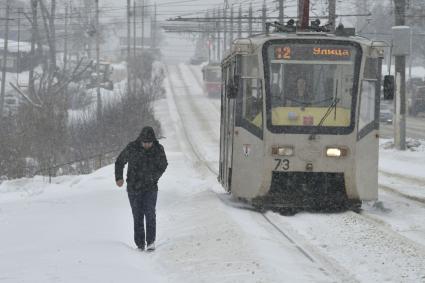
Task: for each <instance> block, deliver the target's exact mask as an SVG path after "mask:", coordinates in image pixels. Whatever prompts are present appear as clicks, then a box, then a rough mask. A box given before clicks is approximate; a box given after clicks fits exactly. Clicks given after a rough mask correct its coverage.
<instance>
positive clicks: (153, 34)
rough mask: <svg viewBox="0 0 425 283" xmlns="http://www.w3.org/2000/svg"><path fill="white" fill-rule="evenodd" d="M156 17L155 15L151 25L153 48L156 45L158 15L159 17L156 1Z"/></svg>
mask: <svg viewBox="0 0 425 283" xmlns="http://www.w3.org/2000/svg"><path fill="white" fill-rule="evenodd" d="M154 9H155V10H154V17H153V25H152V26H151V33H152V35H151V38H152V48H155V47H156V25H157V22H156V17H157V11H156V3H155V7H154Z"/></svg>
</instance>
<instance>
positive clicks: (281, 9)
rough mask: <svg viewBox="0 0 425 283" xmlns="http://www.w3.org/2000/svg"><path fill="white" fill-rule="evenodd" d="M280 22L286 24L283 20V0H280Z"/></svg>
mask: <svg viewBox="0 0 425 283" xmlns="http://www.w3.org/2000/svg"><path fill="white" fill-rule="evenodd" d="M329 1H331V0H329ZM279 23H281V24H284V22H283V0H279Z"/></svg>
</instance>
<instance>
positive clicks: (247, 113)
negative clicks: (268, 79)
mask: <svg viewBox="0 0 425 283" xmlns="http://www.w3.org/2000/svg"><path fill="white" fill-rule="evenodd" d="M243 93H244V99H243V101H244V105H243V119H244V120H246V121H248V122H249V123H251V124H252V125H254V126H255V127H257V128H259V129H262V128H263V115H262V113H263V94H262V90H261V80H259V79H254V78H246V79H244V80H243Z"/></svg>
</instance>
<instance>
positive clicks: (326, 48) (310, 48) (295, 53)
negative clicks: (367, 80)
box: [273, 44, 353, 61]
mask: <svg viewBox="0 0 425 283" xmlns="http://www.w3.org/2000/svg"><path fill="white" fill-rule="evenodd" d="M273 48H274V49H273V53H274V59H275V60H327V61H350V60H351V58H352V56H351V55H352V53H353V48H352V47H351V46H340V45H319V46H317V45H315V44H311V45H297V44H287V45H279V46H273Z"/></svg>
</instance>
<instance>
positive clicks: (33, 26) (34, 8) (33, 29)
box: [28, 0, 39, 98]
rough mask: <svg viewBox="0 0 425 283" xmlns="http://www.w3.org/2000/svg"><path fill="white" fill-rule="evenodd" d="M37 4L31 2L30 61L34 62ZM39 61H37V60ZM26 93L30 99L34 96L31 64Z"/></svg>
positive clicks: (32, 66)
mask: <svg viewBox="0 0 425 283" xmlns="http://www.w3.org/2000/svg"><path fill="white" fill-rule="evenodd" d="M37 3H38V0H31V5H32V7H31V11H32V23H31V56H30V58H31V61H34V60H35V58H36V56H35V42H36V41H37V38H36V37H37V34H38V32H37V29H38V28H37ZM37 60H39V59H37ZM28 92H29V95H30V97H31V98H32V97H33V96H34V65H33V64H32V63H31V68H30V70H29V74H28Z"/></svg>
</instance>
